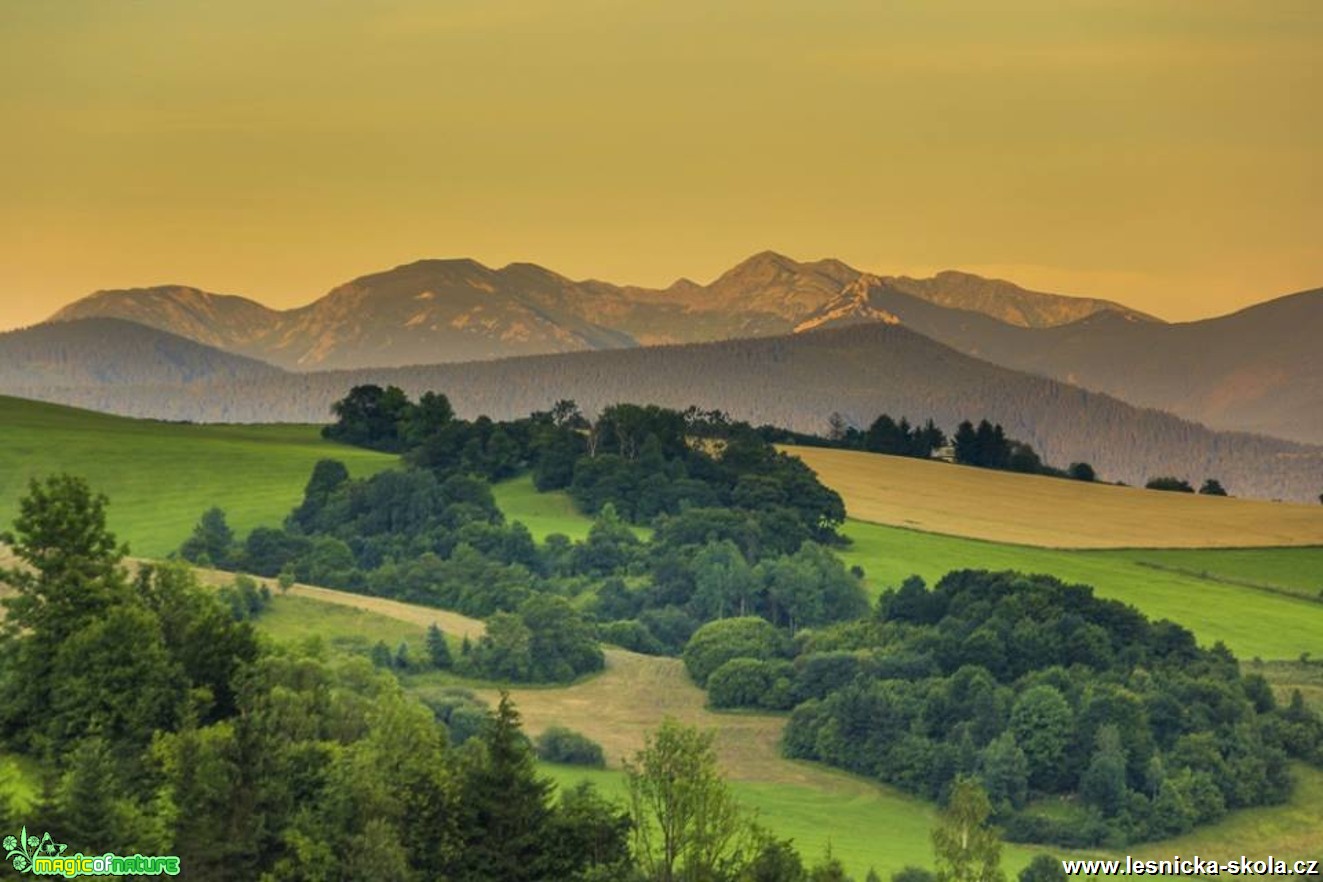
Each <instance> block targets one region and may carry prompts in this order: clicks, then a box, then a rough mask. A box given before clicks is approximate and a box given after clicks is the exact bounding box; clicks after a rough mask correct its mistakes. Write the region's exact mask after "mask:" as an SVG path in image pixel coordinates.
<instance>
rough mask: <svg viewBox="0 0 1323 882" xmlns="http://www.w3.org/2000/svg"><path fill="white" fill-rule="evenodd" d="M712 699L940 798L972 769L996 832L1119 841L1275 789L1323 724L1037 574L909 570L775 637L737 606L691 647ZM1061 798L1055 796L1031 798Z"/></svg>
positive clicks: (1209, 655)
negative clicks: (931, 581) (870, 594)
mask: <svg viewBox="0 0 1323 882" xmlns="http://www.w3.org/2000/svg"><path fill="white" fill-rule="evenodd" d="M685 662H686V665H687V666H688V668H689V671H690V673H691V675H692V676H694V678H695V680H697V681H698V682H700V683H704V684H706V685H707V687H708V689H709V696H710V698H711V701H712V703H713V704H714V705H716V706H724V707H764V708H773V709H789V708H791V707H793V708H794V712H793V714H792V716H791V719H790V723H789V725H788V726H787V728H786V732H785V736H784V748H785V751H786V754H787V755H788V756H791V757H795V758H800V759H813V760H818V761H822V762H826V763H829V764H831V765H834V766H837V767H840V768H843V769H846V770H849V771H851V772H855V773H857V774H862V775H868V776H871V777H876V778H878V779H880V780H883V781H886V782H888V783H890V784H893V785H895V786H898V787H900V788H902V789H904V790H907V791H909V792H911V793H915V794H918V795H921V796H924V797H927V798H930V799H943V798H944V797H945V796H946V794H947V793H948V791H949V790H950V788H951V787H952V784H953V782H954V781H956V780H957V778H959V777H960V776H962V775H966V776H972V777H974V778H976V779H978V780H979V781H980V782H981V784H982V786H983V787H984V788H985V789H986V791H987V792H988V794H989V796H990V798H991V800H992V804H993V806H994V808H995V811H996V816H997V820H998V821H999V823H1000V824H1001V825H1002V826H1003V828H1004V830H1005V832H1006V835H1007V836H1008V837H1009V838H1012V839H1017V840H1024V841H1034V842H1055V843H1059V844H1062V845H1069V846H1076V847H1085V846H1099V845H1106V846H1113V847H1115V846H1120V845H1124V844H1126V843H1131V842H1137V841H1144V840H1149V839H1157V838H1163V837H1166V836H1173V835H1177V834H1179V833H1183V832H1185V831H1187V830H1189V829H1191V828H1192V827H1194V826H1196V825H1198V824H1202V823H1207V822H1209V821H1213V820H1216V819H1218V818H1220V817H1222V816H1223V815H1224V814H1225V813H1226V812H1227V811H1229V810H1232V809H1237V808H1243V807H1247V806H1255V805H1267V804H1273V803H1280V802H1283V801H1284V800H1286V798H1287V797H1288V795H1289V794H1290V791H1291V786H1292V782H1291V776H1290V773H1289V767H1288V759H1290V758H1296V759H1301V760H1305V761H1307V762H1311V763H1314V764H1323V721H1320V719H1319V717H1318V716H1317V715H1316V714H1314V713H1313V712H1311V711H1309V710H1308V709H1307V708H1306V707H1305V705H1304V702H1303V700H1302V699H1301V697H1300V695H1299V693H1296V695H1295V696H1294V697H1293V699H1292V701H1291V702H1290V704H1289V705H1288V706H1286V707H1279V706H1278V704H1277V702H1276V700H1275V698H1274V696H1273V692H1272V690H1271V688H1270V687H1269V686H1268V684H1267V683H1266V682H1265V681H1264V680H1263V679H1262V678H1261V677H1259V676H1257V675H1249V676H1242V675H1241V674H1240V672H1239V668H1238V666H1237V663H1236V659H1235V658H1234V657H1233V656H1232V655H1231V653H1230V652H1228V651H1227V650H1226V649H1225V648H1223V647H1221V646H1218V647H1215V648H1214V649H1212V650H1203V649H1200V648H1198V647H1197V645H1196V644H1195V640H1194V637H1193V635H1191V634H1190V632H1188V631H1186V630H1185V629H1184V628H1181V627H1179V626H1178V625H1175V624H1173V623H1171V622H1165V621H1164V622H1156V623H1153V622H1149V621H1148V620H1147V619H1145V618H1144V617H1143V616H1142V615H1141V614H1140V613H1139V612H1137V611H1136V610H1134V609H1133V608H1131V607H1128V606H1125V605H1123V604H1120V603H1118V602H1115V601H1105V600H1100V599H1098V598H1095V597H1094V596H1093V594H1092V591H1091V589H1089V588H1087V587H1084V586H1077V585H1065V584H1063V583H1061V582H1059V581H1057V580H1055V579H1053V578H1051V577H1047V576H1033V577H1026V576H1021V575H1019V574H1016V573H987V572H974V571H964V572H956V573H952V574H950V575H948V576H946V577H945V578H944V579H943V580H942V581H941V582H940V583H939V584H938V585H937V587H936V588H935V589H933V590H931V591H929V590H928V589H927V588H926V587H925V586H924V585H923V583H922V581H921V580H918V579H911V580H908V581H907V582H906V583H905V584H904V585H903V586H902V587H901V588H900V589H897V590H892V591H888V592H886V593H885V594H884V595H883V596H882V598H881V599H880V601H879V603H878V607H877V609H876V612H875V614H874V616H873V617H871V618H870V619H866V620H860V621H857V622H851V623H847V624H842V625H837V626H834V627H828V628H820V629H817V630H815V631H813V632H811V633H808V634H805V635H804V636H803V637H802V639H800V640H798V641H795V642H793V643H792V642H789V641H787V640H786V639H785V638H784V636H783V635H780V634H777V633H776V632H775V631H774V630H772V629H769V628H768V627H766V625H765V623H762V622H758V621H750V620H730V621H726V622H717V623H713V624H710V625H707V626H705V627H704V628H703V629H702V630H700V631H699V632H698V633H697V634H695V635H694V638H693V640H691V641H690V644H689V646H688V647H687V648H686V650H685ZM1044 797H1064V798H1066V799H1067V800H1068V801H1067V802H1065V803H1061V804H1060V805H1061V806H1072V807H1073V808H1071V809H1069V810H1067V811H1058V812H1040V811H1038V810H1037V809H1036V808H1035V803H1036V801H1037V800H1039V799H1041V798H1044Z"/></svg>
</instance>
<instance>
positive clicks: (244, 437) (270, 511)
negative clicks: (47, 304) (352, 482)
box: [0, 397, 395, 557]
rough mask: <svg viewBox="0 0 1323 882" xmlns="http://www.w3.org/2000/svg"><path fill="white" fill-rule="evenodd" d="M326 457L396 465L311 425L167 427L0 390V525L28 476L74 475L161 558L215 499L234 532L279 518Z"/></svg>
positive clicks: (363, 468)
mask: <svg viewBox="0 0 1323 882" xmlns="http://www.w3.org/2000/svg"><path fill="white" fill-rule="evenodd" d="M328 457H330V458H335V459H339V460H341V461H343V462H344V463H345V464H346V465H347V466H348V467H349V469H350V471H351V472H353V473H354V474H359V475H362V474H369V473H371V472H374V471H378V470H380V469H383V468H386V467H388V466H390V465H391V464H392V463H393V462H395V460H394V458H393V457H389V456H383V455H381V454H377V453H371V452H369V451H366V450H359V449H357V448H352V447H341V446H340V445H336V444H331V443H329V442H327V441H323V440H322V439H321V437H320V435H319V433H318V430H317V429H316V428H315V427H313V426H181V425H167V424H163V423H155V422H145V421H140V420H130V419H124V418H122V417H113V416H106V415H104V414H98V413H90V412H88V411H82V410H75V409H73V408H68V407H58V406H55V405H50V404H39V403H37V402H32V401H23V400H20V399H16V398H5V397H0V529H8V528H9V526H10V523H11V522H12V521H13V519H14V516H15V515H16V514H17V506H18V499H19V497H20V496H21V495H22V494H23V492H24V490H25V487H26V484H27V481H28V479H29V478H43V477H45V476H47V475H50V474H53V473H57V472H71V473H73V474H76V475H81V476H83V477H85V478H87V479H88V480H89V481H90V482H91V483H92V485H93V487H94V488H95V489H96V490H97V491H99V492H103V493H105V494H107V495H108V496H109V497H110V499H111V506H110V509H109V517H110V527H111V529H112V530H113V531H114V532H115V533H116V534H117V535H118V537H119V538H120V540H122V541H127V542H128V543H129V545H130V547H131V548H132V550H133V552H134V553H136V554H141V555H145V556H149V557H158V556H164V555H165V554H167V553H169V552H171V551H174V550H175V549H177V548H178V547H179V544H180V543H181V542H183V541H184V539H186V538H187V537H188V535H189V533H190V532H191V531H192V529H193V525H194V524H196V523H197V520H198V517H199V516H200V515H201V514H202V512H203V511H204V510H206V509H207V508H209V507H211V506H213V505H218V506H220V507H221V508H223V509H225V512H226V514H227V515H228V516H229V522H230V526H231V527H233V528H234V530H235V531H236V532H238V533H246V532H247V531H248V530H251V529H252V528H253V527H255V526H277V525H279V524H280V523H281V522H282V521H283V520H284V518H285V516H286V515H287V514H289V512H290V510H291V509H292V508H293V507H294V506H295V505H297V504H298V502H299V500H300V499H302V498H303V488H304V486H305V485H306V484H307V482H308V476H309V475H311V474H312V468H313V466H314V465H315V464H316V462H317V460H319V459H323V458H328Z"/></svg>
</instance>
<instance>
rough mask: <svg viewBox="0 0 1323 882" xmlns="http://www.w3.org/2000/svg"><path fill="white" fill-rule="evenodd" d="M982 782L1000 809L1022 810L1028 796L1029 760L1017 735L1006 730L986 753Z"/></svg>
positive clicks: (982, 760) (982, 766) (982, 763)
mask: <svg viewBox="0 0 1323 882" xmlns="http://www.w3.org/2000/svg"><path fill="white" fill-rule="evenodd" d="M980 766H981V768H980V771H979V779H980V780H981V781H982V783H983V787H984V788H985V789H986V790H987V793H988V798H989V799H990V800H991V801H992V804H993V805H994V806H996V807H997V808H998V809H999V810H1002V809H1006V808H1012V809H1018V808H1023V807H1024V803H1025V800H1026V799H1027V798H1028V793H1029V760H1028V759H1026V758H1025V755H1024V751H1023V750H1021V749H1020V745H1018V744H1016V743H1015V736H1014V735H1013V734H1012V733H1011V732H1010V731H1009V730H1007V731H1004V732H1002V733H1001V734H1000V735H998V736H997V737H996V738H994V739H993V740H992V743H990V744H989V745H988V746H987V747H986V748H984V750H983V755H982V757H981V762H980Z"/></svg>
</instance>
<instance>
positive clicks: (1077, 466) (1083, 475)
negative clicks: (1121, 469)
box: [1066, 462, 1098, 481]
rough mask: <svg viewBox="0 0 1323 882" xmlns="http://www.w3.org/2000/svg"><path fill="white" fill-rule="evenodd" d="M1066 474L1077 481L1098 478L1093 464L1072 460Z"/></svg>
mask: <svg viewBox="0 0 1323 882" xmlns="http://www.w3.org/2000/svg"><path fill="white" fill-rule="evenodd" d="M1066 474H1067V475H1069V476H1070V477H1072V478H1074V479H1075V480H1076V481H1096V480H1097V479H1098V475H1097V473H1096V472H1095V471H1094V470H1093V466H1091V465H1089V464H1088V463H1087V462H1072V463H1071V464H1070V468H1068V469H1066Z"/></svg>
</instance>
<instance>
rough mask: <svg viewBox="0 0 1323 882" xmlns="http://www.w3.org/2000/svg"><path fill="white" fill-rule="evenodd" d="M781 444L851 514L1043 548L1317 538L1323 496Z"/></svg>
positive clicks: (1312, 541) (1321, 534)
mask: <svg viewBox="0 0 1323 882" xmlns="http://www.w3.org/2000/svg"><path fill="white" fill-rule="evenodd" d="M782 449H784V450H786V451H787V452H790V453H793V454H795V455H796V456H798V457H799V458H800V459H802V460H804V462H806V463H808V465H809V466H810V467H811V468H812V469H813V470H814V471H816V472H817V473H818V477H819V478H820V479H821V480H822V482H823V483H824V484H827V485H828V486H829V487H833V488H835V489H836V490H837V492H839V493H840V494H841V496H842V497H843V498H844V499H845V505H846V508H847V509H848V510H849V512H850V516H851V517H854V518H858V519H859V520H862V521H870V522H872V523H878V524H887V525H890V526H895V527H909V528H912V529H915V530H925V531H928V532H933V533H943V534H946V535H952V536H966V537H970V538H974V539H988V540H992V541H997V542H1014V543H1019V544H1024V545H1040V546H1044V547H1049V548H1137V547H1149V548H1214V547H1217V548H1230V547H1237V548H1239V547H1250V546H1285V545H1323V505H1312V506H1310V505H1291V504H1286V503H1280V502H1260V501H1257V500H1248V499H1229V498H1221V497H1215V496H1199V495H1196V494H1190V493H1163V492H1160V491H1154V490H1142V489H1138V488H1133V487H1114V486H1111V485H1107V484H1086V483H1082V482H1080V481H1067V480H1062V479H1060V478H1046V477H1042V476H1036V475H1017V474H1011V473H1009V472H998V471H989V470H986V469H976V468H968V467H965V466H954V465H951V464H949V463H943V462H936V461H933V460H922V459H912V458H908V457H899V456H881V455H878V454H873V453H860V452H857V451H852V450H828V449H824V448H815V447H785V448H782ZM1232 489H1234V488H1232ZM1320 587H1323V586H1320Z"/></svg>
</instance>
